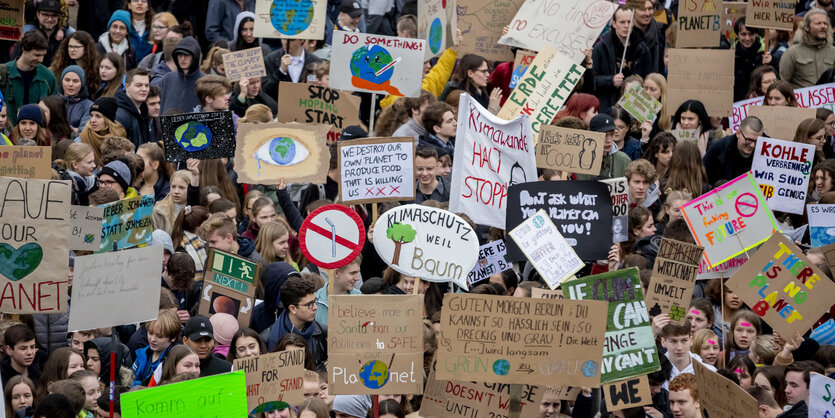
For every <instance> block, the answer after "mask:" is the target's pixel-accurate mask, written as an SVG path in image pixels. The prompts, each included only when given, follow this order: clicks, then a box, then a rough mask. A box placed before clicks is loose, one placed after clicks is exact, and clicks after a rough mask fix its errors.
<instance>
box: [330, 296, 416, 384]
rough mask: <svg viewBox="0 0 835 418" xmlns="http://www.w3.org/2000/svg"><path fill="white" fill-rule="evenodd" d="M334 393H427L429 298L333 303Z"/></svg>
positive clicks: (337, 300) (342, 298)
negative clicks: (425, 302)
mask: <svg viewBox="0 0 835 418" xmlns="http://www.w3.org/2000/svg"><path fill="white" fill-rule="evenodd" d="M328 301H329V306H330V309H328V324H330V327H329V329H328V374H329V375H330V393H333V394H336V395H354V394H367V395H380V394H388V393H402V394H404V395H408V394H415V393H423V338H422V337H421V335H422V334H421V330H422V327H423V323H422V322H421V318H422V317H423V297H422V296H420V295H404V296H396V295H395V296H393V295H385V296H383V295H375V296H360V295H341V296H336V295H331V296H330V297H329V298H328Z"/></svg>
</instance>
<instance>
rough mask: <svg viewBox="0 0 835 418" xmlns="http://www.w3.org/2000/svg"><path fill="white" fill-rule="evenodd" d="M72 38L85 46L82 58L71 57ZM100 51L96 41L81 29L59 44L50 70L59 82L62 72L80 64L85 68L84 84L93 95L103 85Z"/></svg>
mask: <svg viewBox="0 0 835 418" xmlns="http://www.w3.org/2000/svg"><path fill="white" fill-rule="evenodd" d="M70 39H73V40H75V41H76V42H80V43H81V45H82V47H83V48H84V53H83V54H82V55H81V58H79V59H77V60H73V59H72V58H70V53H69V45H70ZM99 58H100V57H99V51H98V49H96V41H95V40H94V39H93V37H92V36H90V34H89V33H87V32H85V31H83V30H80V31H76V32H73V33H71V34H69V35H67V37H66V38H64V40H63V41H61V44H60V45H58V51H56V52H55V57H54V58H53V59H52V65H50V66H49V70H50V71H52V73H53V74H55V79H56V80H58V83H60V82H61V73H62V72H63V71H64V69H65V68H67V67H69V66H70V65H73V64H75V65H78V66H79V67H81V68H82V69H83V70H84V84H86V85H87V91H88V92H89V93H90V95H92V94H93V93H95V92H96V90H98V88H99V85H101V80H100V79H99Z"/></svg>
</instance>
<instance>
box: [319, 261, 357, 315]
mask: <svg viewBox="0 0 835 418" xmlns="http://www.w3.org/2000/svg"><path fill="white" fill-rule="evenodd" d="M361 264H362V255H358V256H357V258H355V259H353V260H352V261H351V262H350V263H349V264H347V265H344V266H342V267H340V268H338V269H335V270H334V271H333V286H332V287H331V289H330V292H328V283H325V285H324V286H323V287H322V288H321V289H319V290H318V291H317V292H316V306H317V308H318V309H317V310H316V322H318V323H320V324H322V325H328V294H331V295H360V294H362V292H360V291H359V290H357V289H354V285H355V284H357V281H359V279H360V265H361Z"/></svg>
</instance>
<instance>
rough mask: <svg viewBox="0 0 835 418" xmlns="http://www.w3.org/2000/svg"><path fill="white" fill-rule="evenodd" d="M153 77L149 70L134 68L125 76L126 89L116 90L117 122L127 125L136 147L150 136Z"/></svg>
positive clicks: (129, 135) (126, 129)
mask: <svg viewBox="0 0 835 418" xmlns="http://www.w3.org/2000/svg"><path fill="white" fill-rule="evenodd" d="M150 84H151V78H150V76H149V75H148V71H147V70H143V69H141V68H134V69H132V70H130V71H128V73H127V75H126V76H125V89H124V90H119V91H118V92H116V96H115V99H116V104H117V105H118V106H119V107H118V109H117V110H116V122H119V123H121V124H122V126H124V127H125V131H126V132H127V134H128V139H130V140H131V142H133V145H134V147H135V148H139V146H140V145H142V144H144V143H146V142H148V141H149V140H150V139H149V136H150V134H149V133H150V130H149V125H148V124H149V123H150V114H149V113H148V104H147V103H145V102H146V100H148V91H149V89H150Z"/></svg>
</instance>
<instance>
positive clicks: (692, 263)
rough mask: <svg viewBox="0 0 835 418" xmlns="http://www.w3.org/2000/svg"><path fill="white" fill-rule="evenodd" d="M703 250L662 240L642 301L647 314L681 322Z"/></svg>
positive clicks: (669, 240)
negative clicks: (645, 304) (663, 315)
mask: <svg viewBox="0 0 835 418" xmlns="http://www.w3.org/2000/svg"><path fill="white" fill-rule="evenodd" d="M703 251H704V248H702V247H699V246H698V245H693V244H689V243H686V242H681V241H675V240H672V239H668V238H662V239H661V245H660V246H659V247H658V256H657V257H655V265H654V266H653V267H652V275H651V276H650V279H649V286H648V287H647V294H646V298H645V300H646V302H647V306H649V314H650V315H652V316H657V315H659V314H667V315H669V317H670V320H672V321H674V322H678V323H683V322H684V317H685V316H686V314H687V307H689V306H690V299H691V298H692V296H693V287H695V285H696V274H698V272H699V261H700V260H701V258H702V252H703Z"/></svg>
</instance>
